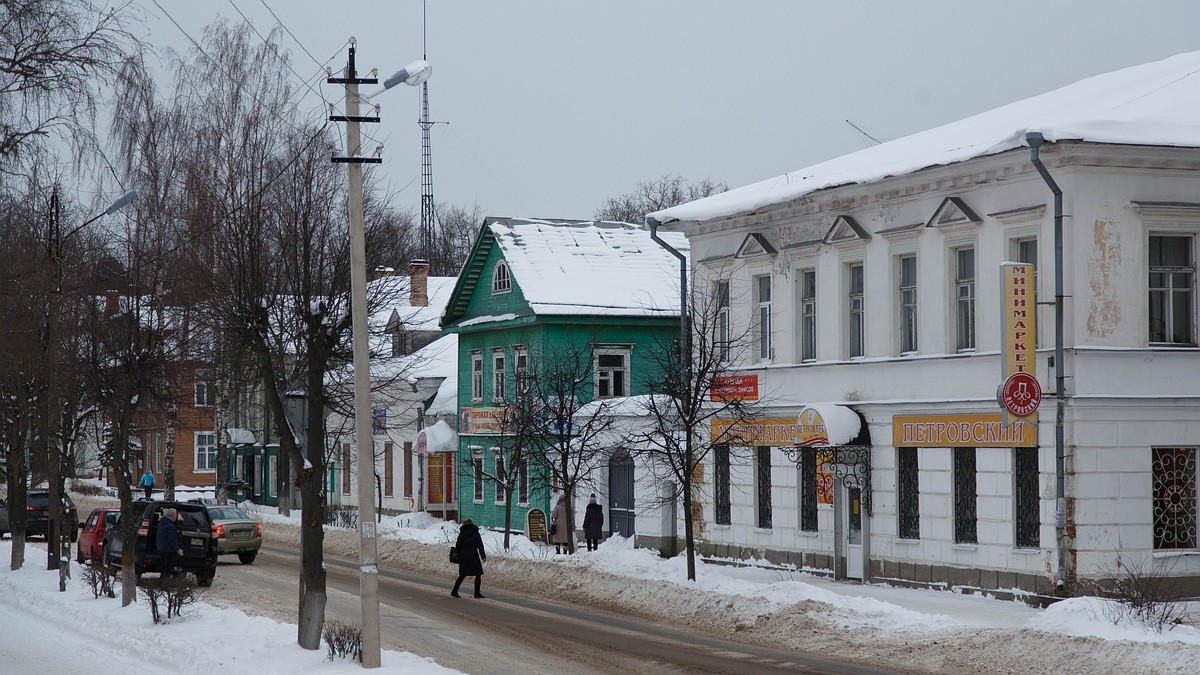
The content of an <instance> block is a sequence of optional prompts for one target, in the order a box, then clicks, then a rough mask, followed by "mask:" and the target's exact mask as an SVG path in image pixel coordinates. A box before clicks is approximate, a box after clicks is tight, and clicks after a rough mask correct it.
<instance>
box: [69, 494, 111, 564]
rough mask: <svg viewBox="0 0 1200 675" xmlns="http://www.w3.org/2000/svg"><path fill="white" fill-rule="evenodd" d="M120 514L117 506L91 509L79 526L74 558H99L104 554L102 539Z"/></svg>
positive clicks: (80, 559) (79, 559)
mask: <svg viewBox="0 0 1200 675" xmlns="http://www.w3.org/2000/svg"><path fill="white" fill-rule="evenodd" d="M120 515H121V509H120V508H118V507H115V506H113V507H105V508H100V509H92V513H91V515H89V516H88V517H87V520H85V521H84V522H83V524H82V525H80V526H79V542H78V543H77V544H76V545H75V560H77V561H79V562H80V563H81V564H82V563H83V561H85V560H100V559H101V557H102V556H103V555H104V540H105V538H106V537H107V536H108V529H109V528H110V527H113V526H114V525H116V522H117V518H118V517H119V516H120Z"/></svg>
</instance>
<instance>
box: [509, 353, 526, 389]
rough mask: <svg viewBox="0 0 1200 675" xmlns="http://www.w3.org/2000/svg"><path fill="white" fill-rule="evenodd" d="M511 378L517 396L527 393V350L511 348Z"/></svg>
mask: <svg viewBox="0 0 1200 675" xmlns="http://www.w3.org/2000/svg"><path fill="white" fill-rule="evenodd" d="M513 378H514V384H515V385H516V393H517V394H527V393H529V350H528V349H526V348H524V347H521V346H516V347H513Z"/></svg>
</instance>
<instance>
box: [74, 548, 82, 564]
mask: <svg viewBox="0 0 1200 675" xmlns="http://www.w3.org/2000/svg"><path fill="white" fill-rule="evenodd" d="M75 562H77V563H79V564H80V565H82V564H83V549H82V548H79V547H78V546H76V547H75Z"/></svg>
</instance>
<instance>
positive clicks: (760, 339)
mask: <svg viewBox="0 0 1200 675" xmlns="http://www.w3.org/2000/svg"><path fill="white" fill-rule="evenodd" d="M754 304H755V307H756V310H755V313H756V324H755V326H756V329H757V330H756V331H755V342H756V343H757V345H758V349H757V353H758V360H759V361H770V360H771V357H772V349H771V275H769V274H764V275H763V276H760V277H754Z"/></svg>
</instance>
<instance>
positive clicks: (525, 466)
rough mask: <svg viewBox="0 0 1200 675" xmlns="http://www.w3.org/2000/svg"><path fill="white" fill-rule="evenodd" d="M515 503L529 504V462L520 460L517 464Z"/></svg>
mask: <svg viewBox="0 0 1200 675" xmlns="http://www.w3.org/2000/svg"><path fill="white" fill-rule="evenodd" d="M517 502H518V503H520V504H528V503H529V460H528V459H522V460H521V462H520V463H519V464H517Z"/></svg>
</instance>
